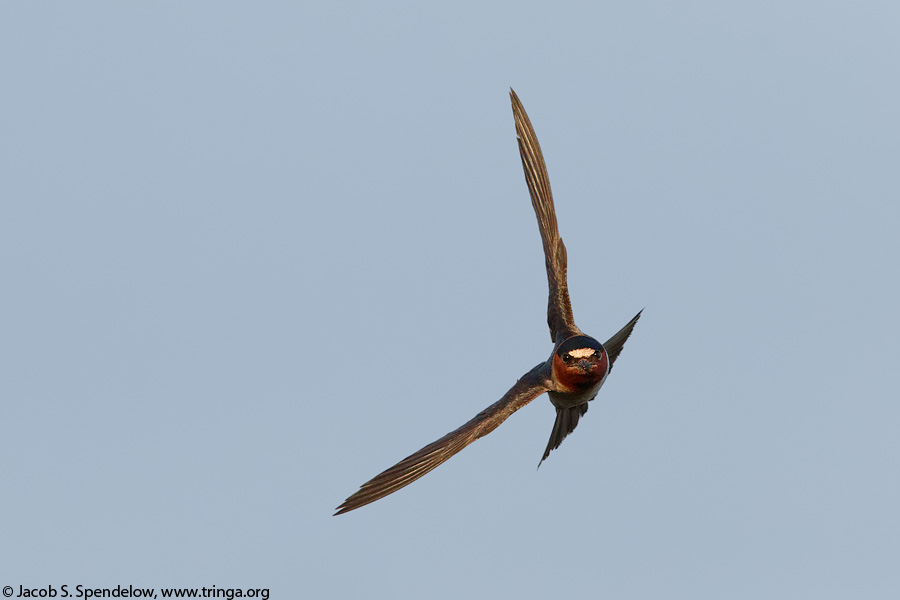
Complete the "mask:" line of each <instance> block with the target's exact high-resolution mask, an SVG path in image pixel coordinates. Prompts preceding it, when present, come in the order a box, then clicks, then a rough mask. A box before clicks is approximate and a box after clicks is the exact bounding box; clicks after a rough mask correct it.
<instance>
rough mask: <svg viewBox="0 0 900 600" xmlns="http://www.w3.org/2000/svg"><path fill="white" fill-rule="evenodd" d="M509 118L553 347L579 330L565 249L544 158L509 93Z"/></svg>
mask: <svg viewBox="0 0 900 600" xmlns="http://www.w3.org/2000/svg"><path fill="white" fill-rule="evenodd" d="M509 96H510V99H511V100H512V110H513V117H514V118H515V121H516V135H517V136H518V140H519V154H520V155H521V157H522V168H523V169H524V170H525V181H526V182H527V183H528V191H529V192H530V193H531V205H532V206H533V207H534V213H535V215H537V222H538V228H539V229H540V231H541V241H542V242H543V243H544V259H545V262H546V265H547V281H548V283H549V284H550V300H549V303H548V306H547V324H548V325H549V326H550V337H551V339H552V340H553V342H554V343H556V342H558V341H560V339H561V338H562V339H564V338H567V337H570V336H572V335H578V334H580V333H581V330H579V329H578V327H576V326H575V319H574V317H573V316H572V303H571V301H570V300H569V288H568V286H567V284H566V246H565V244H563V241H562V238H560V237H559V229H558V228H557V225H556V210H555V209H554V208H553V194H552V193H551V191H550V177H549V176H548V175H547V166H546V165H545V164H544V155H543V154H542V153H541V146H540V144H538V139H537V135H535V133H534V128H533V127H532V126H531V121H530V120H529V119H528V115H527V114H526V113H525V107H523V106H522V102H521V101H520V100H519V97H518V96H516V93H515V92H514V91H513V90H512V89H510V90H509Z"/></svg>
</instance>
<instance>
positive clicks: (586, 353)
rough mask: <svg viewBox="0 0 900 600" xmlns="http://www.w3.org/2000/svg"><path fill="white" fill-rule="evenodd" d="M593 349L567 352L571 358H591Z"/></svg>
mask: <svg viewBox="0 0 900 600" xmlns="http://www.w3.org/2000/svg"><path fill="white" fill-rule="evenodd" d="M593 355H594V349H593V348H579V349H578V350H572V351H571V352H569V356H571V357H573V358H585V357H587V356H593Z"/></svg>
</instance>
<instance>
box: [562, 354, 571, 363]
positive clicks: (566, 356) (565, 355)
mask: <svg viewBox="0 0 900 600" xmlns="http://www.w3.org/2000/svg"><path fill="white" fill-rule="evenodd" d="M563 360H564V361H566V362H569V361H570V360H572V355H571V354H569V353H568V352H566V353H565V354H563Z"/></svg>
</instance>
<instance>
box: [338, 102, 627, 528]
mask: <svg viewBox="0 0 900 600" xmlns="http://www.w3.org/2000/svg"><path fill="white" fill-rule="evenodd" d="M509 95H510V98H511V100H512V110H513V117H514V118H515V122H516V135H517V136H518V140H519V154H520V156H521V157H522V168H523V169H525V181H526V183H527V184H528V191H529V192H530V193H531V205H532V206H533V207H534V212H535V215H537V221H538V229H540V232H541V241H542V242H543V245H544V258H545V263H546V266H547V281H548V283H549V284H550V301H549V303H548V307H547V324H548V325H549V326H550V338H551V340H552V341H553V344H554V345H553V352H552V353H551V354H550V358H548V359H547V360H546V361H545V362H542V363H541V364H539V365H537V366H536V367H534V368H533V369H531V370H530V371H528V373H526V374H525V375H524V376H523V377H522V378H521V379H519V380H518V381H517V382H516V384H515V385H514V386H512V388H511V389H510V390H509V391H508V392H506V394H505V395H504V396H503V397H502V398H500V400H498V401H497V402H495V403H494V404H492V405H490V406H488V407H487V408H486V409H484V410H483V411H481V412H480V413H478V414H477V415H476V416H475V418H474V419H472V420H471V421H469V422H468V423H466V424H465V425H463V426H462V427H460V428H459V429H457V430H455V431H451V432H450V433H448V434H447V435H445V436H444V437H442V438H441V439H439V440H437V441H436V442H433V443H431V444H429V445H427V446H425V447H424V448H422V449H421V450H419V451H418V452H416V453H415V454H412V455H410V456H408V457H406V458H404V459H403V460H401V461H400V462H398V463H397V464H396V465H394V466H393V467H391V468H390V469H388V470H387V471H384V472H383V473H381V474H379V475H376V476H375V477H374V478H372V479H371V480H369V481H367V482H366V483H364V484H362V486H361V487H360V488H359V491H357V492H356V493H355V494H353V495H352V496H350V497H349V498H347V500H345V501H344V503H343V504H341V505H340V506H339V507H337V509H336V510H337V512H336V513H335V515H340V514H343V513H345V512H349V511H351V510H355V509H357V508H359V507H360V506H365V505H366V504H369V503H370V502H374V501H376V500H378V499H380V498H384V497H385V496H387V495H388V494H392V493H394V492H396V491H397V490H399V489H400V488H402V487H404V486H407V485H409V484H410V483H412V482H413V481H415V480H416V479H418V478H419V477H422V476H423V475H425V474H426V473H428V472H429V471H431V470H432V469H434V468H436V467H437V466H438V465H440V464H442V463H443V462H444V461H446V460H447V459H448V458H450V457H451V456H453V455H454V454H456V453H457V452H459V451H460V450H462V449H463V448H465V447H466V446H468V445H469V444H471V443H472V442H474V441H475V440H477V439H478V438H480V437H483V436H485V435H487V434H489V433H490V432H492V431H493V430H494V429H496V428H497V427H498V426H499V425H500V424H501V423H502V422H503V421H505V420H506V419H507V417H509V416H510V415H511V414H513V413H514V412H516V411H517V410H519V409H520V408H522V407H523V406H525V405H526V404H528V403H529V402H531V401H532V400H534V399H535V398H537V397H538V396H540V395H541V394H543V393H544V392H546V393H547V395H548V396H549V397H550V402H551V403H552V404H553V406H554V407H556V422H554V423H553V430H552V431H551V432H550V441H549V442H547V448H546V449H545V450H544V455H543V456H542V457H541V460H540V462H538V467H540V464H541V463H542V462H543V461H544V459H545V458H547V456H549V455H550V452H551V451H552V450H555V449H556V448H558V447H559V445H560V444H561V443H562V441H563V440H564V439H565V437H566V436H567V435H569V434H570V433H572V431H574V429H575V427H576V426H577V425H578V420H579V419H580V418H581V417H583V416H584V414H585V413H586V412H587V409H588V402H590V401H591V400H593V399H594V397H595V396H596V395H597V392H598V391H599V390H600V387H601V386H602V385H603V382H604V381H606V377H607V376H608V375H609V372H610V369H612V366H613V364H614V363H615V362H616V358H618V356H619V353H620V352H622V347H623V346H624V345H625V340H627V339H628V336H629V335H631V330H632V329H634V326H635V324H636V323H637V320H638V319H639V318H640V316H641V313H640V312H638V314H637V315H635V317H634V318H633V319H631V321H629V322H628V323H627V324H626V325H625V327H623V328H622V329H620V330H619V332H618V333H616V334H615V335H613V336H612V337H611V338H609V339H608V340H607V341H606V343H605V344H601V343H600V342H598V341H597V340H595V339H594V338H592V337H590V336H589V335H585V334H584V332H582V331H581V330H580V329H578V326H576V325H575V320H574V318H573V317H572V304H571V302H570V301H569V290H568V286H567V284H566V246H565V245H564V244H563V241H562V239H561V238H560V237H559V231H558V230H557V225H556V211H555V209H554V208H553V195H552V194H551V193H550V179H549V177H548V175H547V167H546V166H545V165H544V157H543V155H542V154H541V147H540V145H539V144H538V140H537V136H536V135H535V133H534V129H533V128H532V126H531V121H530V120H529V119H528V115H527V114H525V108H524V107H523V106H522V103H521V102H520V101H519V97H518V96H516V93H515V92H514V91H513V90H512V89H510V91H509Z"/></svg>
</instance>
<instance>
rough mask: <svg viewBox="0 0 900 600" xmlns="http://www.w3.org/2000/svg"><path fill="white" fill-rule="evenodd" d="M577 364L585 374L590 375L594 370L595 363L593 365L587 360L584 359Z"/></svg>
mask: <svg viewBox="0 0 900 600" xmlns="http://www.w3.org/2000/svg"><path fill="white" fill-rule="evenodd" d="M576 364H577V365H578V368H579V369H581V370H582V371H584V372H585V373H590V372H591V370H592V369H593V368H594V363H592V362H591V361H589V360H588V359H586V358H582V359H581V360H579V361H578V362H577V363H576Z"/></svg>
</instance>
